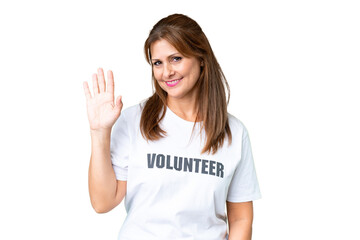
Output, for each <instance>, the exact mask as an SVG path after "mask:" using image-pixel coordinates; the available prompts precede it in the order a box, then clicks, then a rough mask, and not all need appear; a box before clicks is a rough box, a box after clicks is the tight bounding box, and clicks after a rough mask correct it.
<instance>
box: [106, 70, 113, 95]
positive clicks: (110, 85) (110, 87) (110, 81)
mask: <svg viewBox="0 0 360 240" xmlns="http://www.w3.org/2000/svg"><path fill="white" fill-rule="evenodd" d="M107 77H108V82H107V86H106V91H107V92H108V93H111V95H112V96H114V74H113V72H112V71H111V70H109V71H108V72H107Z"/></svg>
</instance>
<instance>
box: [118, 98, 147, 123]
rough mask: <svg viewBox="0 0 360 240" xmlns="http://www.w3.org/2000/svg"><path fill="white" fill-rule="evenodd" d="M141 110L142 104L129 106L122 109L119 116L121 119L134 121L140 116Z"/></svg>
mask: <svg viewBox="0 0 360 240" xmlns="http://www.w3.org/2000/svg"><path fill="white" fill-rule="evenodd" d="M142 109H143V102H141V103H138V104H135V105H131V106H129V107H126V108H124V109H123V110H122V111H121V115H120V117H121V116H122V117H123V118H126V119H134V118H137V117H138V116H141V112H142Z"/></svg>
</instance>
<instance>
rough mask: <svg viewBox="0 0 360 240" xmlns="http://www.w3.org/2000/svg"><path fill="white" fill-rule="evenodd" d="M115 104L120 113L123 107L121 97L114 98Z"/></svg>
mask: <svg viewBox="0 0 360 240" xmlns="http://www.w3.org/2000/svg"><path fill="white" fill-rule="evenodd" d="M115 104H116V107H117V108H119V109H120V111H121V109H122V107H123V103H122V96H118V97H117V98H116V102H115Z"/></svg>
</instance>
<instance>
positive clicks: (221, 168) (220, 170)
mask: <svg viewBox="0 0 360 240" xmlns="http://www.w3.org/2000/svg"><path fill="white" fill-rule="evenodd" d="M216 176H218V177H222V178H223V177H224V165H223V164H222V163H219V162H218V163H217V171H216Z"/></svg>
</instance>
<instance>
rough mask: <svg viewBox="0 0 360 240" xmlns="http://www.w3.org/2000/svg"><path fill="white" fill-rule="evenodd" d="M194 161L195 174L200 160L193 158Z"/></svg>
mask: <svg viewBox="0 0 360 240" xmlns="http://www.w3.org/2000/svg"><path fill="white" fill-rule="evenodd" d="M194 161H195V162H196V164H195V172H196V173H198V172H199V163H200V161H201V159H198V158H194Z"/></svg>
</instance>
